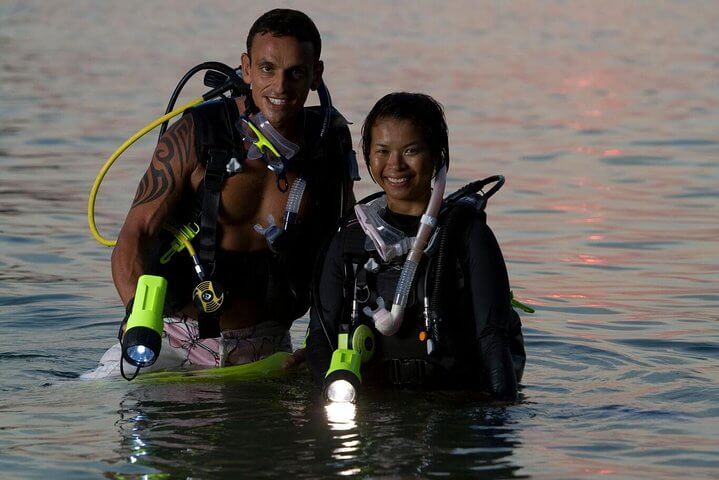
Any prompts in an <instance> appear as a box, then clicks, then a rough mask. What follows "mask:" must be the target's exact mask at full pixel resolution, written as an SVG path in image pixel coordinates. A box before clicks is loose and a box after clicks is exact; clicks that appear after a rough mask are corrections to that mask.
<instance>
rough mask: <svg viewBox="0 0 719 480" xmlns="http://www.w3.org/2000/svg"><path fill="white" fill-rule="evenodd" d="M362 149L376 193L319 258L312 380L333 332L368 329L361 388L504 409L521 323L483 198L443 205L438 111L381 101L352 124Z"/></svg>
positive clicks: (443, 137) (517, 366) (513, 386)
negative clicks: (486, 398) (477, 397)
mask: <svg viewBox="0 0 719 480" xmlns="http://www.w3.org/2000/svg"><path fill="white" fill-rule="evenodd" d="M362 150H363V153H364V157H365V162H366V163H367V168H368V170H369V172H370V175H371V176H372V179H373V180H374V181H375V182H376V183H377V184H378V185H379V186H380V187H381V188H382V190H383V191H384V196H383V197H379V198H377V199H375V200H373V201H372V202H369V203H368V204H364V205H358V206H357V207H356V209H355V211H356V214H355V215H352V216H351V217H350V218H349V219H346V220H345V221H344V223H343V225H342V227H341V229H340V230H339V232H338V233H337V234H336V235H335V237H334V238H333V240H332V243H331V244H330V246H329V249H328V251H327V254H326V256H325V258H324V264H323V268H322V270H321V275H320V277H319V280H318V282H317V288H316V289H315V298H314V305H313V308H312V311H311V321H310V331H309V336H308V339H307V358H308V361H309V364H310V368H311V370H312V372H313V374H314V376H315V377H316V378H317V380H319V381H321V382H325V376H326V373H327V372H328V368H330V359H331V358H332V354H333V351H334V350H335V349H336V348H337V346H338V345H337V342H338V334H340V333H342V332H346V331H349V332H350V333H351V332H352V331H353V330H354V331H357V328H358V327H359V326H360V325H366V326H369V328H370V329H371V331H372V332H373V333H374V343H372V342H369V343H367V344H366V345H365V347H367V349H369V350H374V352H373V356H372V358H371V359H370V360H369V361H368V362H367V363H365V364H363V365H362V369H361V377H362V381H363V382H364V383H372V384H384V385H387V384H389V385H408V386H428V387H432V388H472V389H477V390H483V391H486V392H487V393H489V394H490V395H492V396H493V397H494V398H496V399H499V400H514V399H515V398H516V396H517V383H518V381H519V380H520V379H521V375H522V371H523V368H524V358H525V357H524V347H523V342H522V335H521V324H520V322H519V317H518V315H517V314H516V313H515V312H514V310H513V309H512V307H511V296H510V291H509V281H508V278H507V270H506V267H505V264H504V259H503V257H502V253H501V251H500V249H499V246H498V244H497V241H496V239H495V238H494V235H493V234H492V232H491V230H490V229H489V227H488V226H487V224H486V222H485V215H484V211H483V208H484V203H485V201H486V197H488V195H485V196H481V195H476V194H473V195H467V196H464V197H462V196H461V195H455V196H453V197H455V198H453V200H452V201H450V202H448V201H445V202H444V203H442V202H441V200H442V195H443V190H444V181H445V179H446V171H447V167H448V165H449V146H448V138H447V125H446V122H445V120H444V113H443V111H442V107H441V106H440V105H439V104H438V103H437V102H436V101H435V100H434V99H432V98H431V97H429V96H427V95H423V94H416V93H392V94H389V95H387V96H385V97H384V98H382V99H381V100H379V102H377V104H376V105H375V106H374V107H373V108H372V110H371V111H370V113H369V115H368V116H367V119H366V120H365V123H364V125H363V127H362ZM433 177H434V178H435V185H434V187H435V188H434V191H433V189H432V179H433ZM456 197H462V198H459V199H458V198H456ZM440 203H442V207H441V209H440V206H439V205H440ZM423 213H424V215H423ZM414 237H416V239H415V238H414ZM400 277H402V278H401V279H400ZM398 284H399V285H398ZM390 302H391V304H392V307H391V310H390ZM363 328H366V327H363ZM349 338H352V336H350V337H349ZM341 343H346V342H341ZM342 346H343V347H344V348H348V347H347V345H342ZM356 347H357V348H359V349H361V347H359V346H356ZM333 365H335V364H334V363H333ZM333 368H334V367H333ZM327 378H328V379H329V377H327ZM325 393H326V394H327V391H326V392H325Z"/></svg>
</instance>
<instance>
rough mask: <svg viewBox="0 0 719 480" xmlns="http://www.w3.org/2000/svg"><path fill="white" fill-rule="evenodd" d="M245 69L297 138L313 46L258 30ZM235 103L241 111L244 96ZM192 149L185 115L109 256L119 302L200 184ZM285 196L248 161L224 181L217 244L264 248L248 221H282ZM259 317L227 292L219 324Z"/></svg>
mask: <svg viewBox="0 0 719 480" xmlns="http://www.w3.org/2000/svg"><path fill="white" fill-rule="evenodd" d="M242 68H243V77H244V78H245V81H246V82H248V83H251V85H252V97H253V100H254V102H255V104H256V105H257V107H258V108H259V109H260V110H261V111H262V113H263V114H264V115H265V116H266V117H267V119H268V120H269V121H270V123H271V124H272V126H273V127H275V129H277V130H278V131H279V132H280V133H282V134H283V135H284V136H286V137H288V138H289V139H291V140H294V141H298V138H299V137H300V136H301V134H302V131H301V126H300V125H299V118H300V117H299V114H300V112H301V111H302V107H303V105H304V102H305V100H306V98H307V95H308V93H309V90H310V89H311V88H316V87H317V85H318V84H319V82H320V79H321V74H322V63H321V62H315V61H314V57H313V47H312V45H311V44H310V43H300V42H299V41H297V39H295V38H293V37H273V36H272V35H269V34H264V35H256V36H255V38H254V40H253V43H252V48H251V51H250V52H249V55H247V54H243V56H242ZM237 102H238V107H239V109H240V111H244V109H245V105H244V100H243V99H237ZM195 151H196V150H195V136H194V125H193V122H192V118H191V117H190V116H189V115H187V116H185V117H183V118H182V119H180V120H178V121H177V122H175V123H174V124H173V125H172V126H171V127H170V128H169V129H168V131H167V132H166V133H165V135H164V136H163V137H162V139H161V140H160V142H159V143H158V145H157V148H156V150H155V153H154V155H153V158H152V161H151V163H150V166H149V168H148V170H147V172H146V173H145V176H144V177H143V178H142V180H141V182H140V185H139V187H138V190H137V193H136V195H135V200H134V201H133V204H132V207H131V208H130V211H129V212H128V214H127V217H126V219H125V223H124V225H123V227H122V230H121V231H120V236H119V237H118V241H117V246H116V247H115V249H114V251H113V253H112V276H113V280H114V282H115V286H116V288H117V290H118V293H119V294H120V297H121V299H122V301H123V304H127V303H128V302H129V300H130V299H131V298H132V296H133V295H134V293H135V286H136V285H137V279H138V278H139V277H140V276H141V275H142V274H143V273H144V272H145V271H146V268H145V265H146V262H147V259H146V258H144V257H145V254H146V246H147V245H150V244H152V242H153V240H154V239H155V238H156V237H157V234H158V233H159V232H160V230H161V228H162V225H163V224H164V223H165V222H166V221H167V220H168V219H170V218H171V217H172V215H173V214H174V213H175V208H176V207H177V205H179V203H180V200H181V199H182V198H183V197H184V196H185V195H191V194H193V193H194V192H196V191H197V189H198V187H199V186H200V184H201V183H202V181H203V178H204V174H205V168H204V166H203V165H202V164H201V163H200V162H199V161H198V159H197V155H196V153H195ZM296 176H297V174H296V172H292V171H288V172H287V178H288V181H289V182H290V184H291V183H292V182H293V181H294V179H295V178H296ZM287 197H288V192H285V193H282V192H280V191H279V190H278V188H277V185H276V176H275V175H274V174H273V173H272V172H270V171H269V170H268V169H267V167H266V166H265V164H264V163H263V162H262V160H259V159H258V160H246V161H245V162H244V171H243V172H242V173H240V174H238V175H235V176H233V177H231V178H229V179H227V180H226V181H225V182H224V184H223V186H222V193H221V198H220V214H219V218H218V247H219V248H222V249H224V250H227V251H242V252H250V251H261V250H267V248H268V247H267V242H266V241H265V239H264V237H263V236H262V235H260V234H258V233H257V232H255V230H254V229H253V225H254V224H256V223H261V224H266V223H267V216H268V215H270V214H271V215H273V216H274V218H275V219H277V220H279V219H281V218H282V215H283V213H284V208H285V204H286V202H287ZM306 203H307V198H304V199H303V201H302V206H301V208H300V212H299V221H302V219H303V217H304V216H305V215H306V212H305V210H306V208H305V205H306ZM187 274H188V275H194V272H193V271H188V272H187ZM238 274H241V272H238ZM170 281H171V280H170ZM187 307H189V308H187ZM187 307H186V308H185V309H184V311H185V313H188V314H190V315H192V316H194V315H195V311H194V308H192V307H191V305H190V299H188V306H187ZM262 314H263V312H262V306H261V305H260V304H259V303H258V302H254V301H251V300H247V299H237V298H232V297H231V296H230V297H227V298H226V300H225V306H224V313H223V316H222V320H221V326H222V328H223V329H234V328H243V327H248V326H252V325H255V324H257V323H259V322H261V321H262V320H263V318H262Z"/></svg>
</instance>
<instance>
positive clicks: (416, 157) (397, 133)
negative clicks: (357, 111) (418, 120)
mask: <svg viewBox="0 0 719 480" xmlns="http://www.w3.org/2000/svg"><path fill="white" fill-rule="evenodd" d="M369 165H370V170H371V173H372V177H373V178H374V179H375V181H376V182H377V184H378V185H379V186H380V187H381V188H382V190H384V191H385V193H386V194H387V205H388V206H389V209H390V210H392V211H393V212H396V213H402V214H405V215H422V213H423V212H424V209H425V208H426V206H427V203H428V202H429V197H430V196H431V194H432V187H431V185H432V173H433V168H434V165H433V161H432V158H431V155H430V151H429V148H428V146H427V143H426V142H425V141H424V138H423V137H422V131H421V130H420V129H419V128H417V127H416V126H415V125H414V123H412V122H411V121H409V120H404V119H398V118H394V117H385V118H382V117H380V118H379V119H378V120H377V121H376V122H375V123H374V125H373V126H372V138H371V142H370V163H369Z"/></svg>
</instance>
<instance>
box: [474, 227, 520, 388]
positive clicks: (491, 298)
mask: <svg viewBox="0 0 719 480" xmlns="http://www.w3.org/2000/svg"><path fill="white" fill-rule="evenodd" d="M467 239H468V245H467V250H466V261H465V265H464V268H465V272H464V273H465V279H466V280H468V282H469V292H470V295H471V304H472V314H473V316H474V322H475V328H476V335H477V342H478V344H477V347H478V348H477V351H478V354H479V361H480V367H481V369H482V387H483V388H485V389H487V390H488V391H489V393H490V394H491V395H492V396H493V397H494V398H496V399H498V400H514V399H516V397H517V379H516V377H515V373H514V365H513V363H512V356H511V353H510V349H509V334H510V324H511V321H512V316H511V309H512V307H511V298H510V293H509V279H508V276H507V267H506V265H505V263H504V257H503V256H502V251H501V250H500V248H499V244H498V243H497V239H496V238H495V237H494V234H493V233H492V230H491V229H490V228H489V226H487V224H486V223H485V222H484V221H483V218H481V217H479V216H478V217H476V219H475V220H474V221H473V222H472V225H471V226H470V228H469V235H468V236H467Z"/></svg>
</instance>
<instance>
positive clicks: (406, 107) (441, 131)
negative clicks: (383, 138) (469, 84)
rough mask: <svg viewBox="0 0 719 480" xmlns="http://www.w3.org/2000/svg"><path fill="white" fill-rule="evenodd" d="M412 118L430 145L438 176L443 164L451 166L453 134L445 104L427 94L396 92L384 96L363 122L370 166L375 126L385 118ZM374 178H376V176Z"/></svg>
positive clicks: (363, 145) (363, 135)
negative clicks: (447, 119)
mask: <svg viewBox="0 0 719 480" xmlns="http://www.w3.org/2000/svg"><path fill="white" fill-rule="evenodd" d="M387 118H396V119H399V120H409V121H410V122H412V124H414V126H415V127H417V128H419V129H420V131H421V132H422V140H424V142H425V143H426V144H427V146H428V147H429V152H430V154H431V155H432V160H433V161H434V173H435V175H436V174H437V172H439V170H440V169H441V168H442V166H445V165H446V166H447V168H449V138H448V137H449V135H448V132H447V122H446V121H445V119H444V109H443V108H442V105H440V103H439V102H438V101H437V100H435V99H434V98H432V97H430V96H429V95H425V94H423V93H407V92H395V93H390V94H387V95H385V96H384V97H382V98H380V99H379V100H378V101H377V103H376V104H375V105H374V107H372V110H370V112H369V113H368V114H367V118H365V121H364V124H363V125H362V153H363V154H364V161H365V163H366V164H367V170H368V171H369V172H370V176H371V175H372V170H371V169H370V168H369V162H370V150H371V148H372V128H373V127H374V125H375V123H377V121H379V120H381V119H387ZM372 180H374V178H372Z"/></svg>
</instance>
